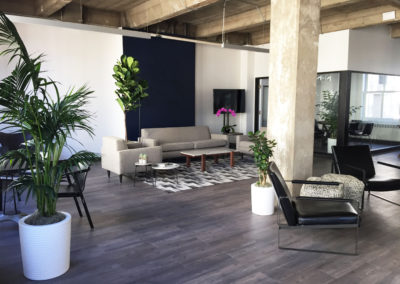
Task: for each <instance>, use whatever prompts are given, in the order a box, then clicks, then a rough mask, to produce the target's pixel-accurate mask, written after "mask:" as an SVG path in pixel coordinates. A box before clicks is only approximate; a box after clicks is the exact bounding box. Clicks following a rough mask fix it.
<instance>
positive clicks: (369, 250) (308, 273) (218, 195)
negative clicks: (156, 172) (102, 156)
mask: <svg viewBox="0 0 400 284" xmlns="http://www.w3.org/2000/svg"><path fill="white" fill-rule="evenodd" d="M377 158H378V159H379V160H386V161H394V162H397V163H398V164H400V161H398V160H397V153H396V155H393V154H391V155H390V154H388V155H381V156H378V157H377ZM322 162H323V161H321V160H319V161H318V163H317V165H316V168H317V169H318V171H321V166H318V165H321V163H322ZM322 164H324V165H325V166H326V167H329V165H330V164H329V162H325V163H322ZM328 170H329V169H328ZM379 170H381V168H379ZM387 172H388V174H390V173H392V172H393V171H392V170H390V171H387ZM253 181H254V180H246V181H239V182H235V183H230V184H221V185H215V186H210V187H205V188H201V189H197V190H190V191H186V192H179V193H165V192H163V191H161V190H157V189H154V188H152V187H151V186H147V185H144V184H143V183H137V187H135V188H134V187H133V183H132V181H131V180H129V179H124V182H123V184H122V185H120V184H119V181H118V178H117V176H115V175H114V176H112V178H111V180H110V181H108V180H107V178H106V173H105V172H104V171H103V170H101V169H100V168H99V167H98V166H96V167H94V168H93V169H92V171H91V172H90V174H89V178H88V181H87V187H86V192H85V193H86V194H85V195H86V199H87V203H88V205H89V209H90V212H91V213H92V218H93V221H94V225H95V229H94V230H93V231H92V230H90V227H89V224H88V222H87V219H86V218H79V216H78V213H77V211H76V208H75V206H74V203H73V200H72V199H71V200H70V199H62V200H60V201H59V209H60V210H65V211H68V212H71V213H72V217H73V220H72V248H71V268H70V270H69V271H68V272H67V273H66V274H64V275H63V276H61V277H59V278H57V279H55V280H52V281H48V282H49V283H341V284H342V283H400V268H399V267H400V219H399V216H400V207H397V206H394V205H391V204H388V203H386V202H384V201H382V200H380V199H377V198H374V197H371V198H370V199H369V200H367V202H366V204H365V209H364V212H363V216H362V225H361V228H360V241H359V251H360V254H359V255H358V256H340V255H331V254H317V253H307V252H295V251H283V250H279V249H278V248H277V225H276V215H274V216H267V217H261V216H256V215H253V214H252V213H251V206H250V184H251V183H252V182H253ZM385 195H386V196H390V197H391V198H393V199H395V200H397V201H400V192H394V193H393V192H392V193H385ZM21 206H22V208H24V206H23V203H22V205H21ZM30 206H31V205H29V204H28V205H27V206H25V208H24V210H28V208H29V207H30ZM285 234H286V235H285V236H284V240H285V241H286V242H287V243H289V244H291V245H294V246H312V247H320V248H341V249H349V250H350V249H351V248H352V247H351V245H352V239H351V237H352V236H353V235H352V232H351V231H341V230H333V231H332V230H330V231H326V230H323V231H322V232H309V231H306V232H302V233H301V234H298V233H297V231H292V230H290V231H287V232H285ZM38 261H40V260H38ZM28 282H29V281H28V280H26V279H25V278H24V276H23V274H22V264H21V256H20V246H19V239H18V227H17V224H15V223H12V222H3V223H0V283H2V284H3V283H13V284H15V283H28Z"/></svg>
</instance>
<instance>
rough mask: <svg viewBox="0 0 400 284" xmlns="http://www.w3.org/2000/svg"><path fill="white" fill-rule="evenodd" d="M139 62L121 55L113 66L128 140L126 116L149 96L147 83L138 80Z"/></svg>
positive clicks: (118, 100) (118, 99)
mask: <svg viewBox="0 0 400 284" xmlns="http://www.w3.org/2000/svg"><path fill="white" fill-rule="evenodd" d="M139 72H140V69H139V61H137V60H135V59H134V58H133V57H131V56H126V55H122V56H121V58H120V60H119V61H118V62H117V64H115V65H114V74H113V75H112V76H113V78H114V79H115V85H116V86H117V87H118V88H117V90H116V91H115V93H116V94H117V96H118V98H117V102H118V104H119V105H120V107H121V109H122V111H123V112H124V117H125V139H126V140H128V134H127V130H126V114H127V112H128V111H131V110H135V109H137V108H138V107H139V106H140V101H141V100H142V99H144V98H146V97H148V96H149V95H148V94H147V93H146V92H145V91H146V89H147V88H148V85H147V81H146V80H142V79H140V78H139Z"/></svg>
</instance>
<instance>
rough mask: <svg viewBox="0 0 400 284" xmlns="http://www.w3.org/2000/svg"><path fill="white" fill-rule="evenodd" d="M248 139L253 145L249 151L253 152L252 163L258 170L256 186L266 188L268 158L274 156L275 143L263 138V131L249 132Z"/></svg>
mask: <svg viewBox="0 0 400 284" xmlns="http://www.w3.org/2000/svg"><path fill="white" fill-rule="evenodd" d="M249 139H250V141H251V142H253V143H254V145H251V146H250V150H251V151H253V152H254V161H255V162H256V166H257V168H258V182H257V185H258V186H263V187H265V186H267V185H268V183H267V177H268V173H267V170H268V167H269V164H270V158H271V157H272V156H273V154H274V148H275V146H276V141H275V140H273V139H268V138H267V137H265V131H263V132H260V131H257V132H255V133H253V132H249Z"/></svg>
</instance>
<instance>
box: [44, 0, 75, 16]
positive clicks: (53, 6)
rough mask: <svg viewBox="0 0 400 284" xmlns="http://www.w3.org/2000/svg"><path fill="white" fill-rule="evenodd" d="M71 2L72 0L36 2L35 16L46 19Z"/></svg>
mask: <svg viewBox="0 0 400 284" xmlns="http://www.w3.org/2000/svg"><path fill="white" fill-rule="evenodd" d="M71 2H72V0H36V15H38V16H41V17H48V16H50V15H52V14H54V13H55V12H57V11H59V10H61V9H62V8H64V7H65V6H66V5H68V4H69V3H71Z"/></svg>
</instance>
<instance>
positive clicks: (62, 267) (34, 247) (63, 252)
mask: <svg viewBox="0 0 400 284" xmlns="http://www.w3.org/2000/svg"><path fill="white" fill-rule="evenodd" d="M61 213H63V214H65V216H66V217H65V219H64V220H62V221H61V222H58V223H55V224H50V225H39V226H33V225H28V224H26V223H25V219H26V218H28V217H29V216H26V217H24V218H22V219H21V220H19V222H18V225H19V239H20V243H21V255H22V265H23V268H24V275H25V277H26V278H28V279H31V280H47V279H51V278H54V277H57V276H60V275H62V274H64V273H65V272H67V270H68V269H69V264H70V261H69V258H70V246H71V215H70V214H69V213H66V212H61Z"/></svg>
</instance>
